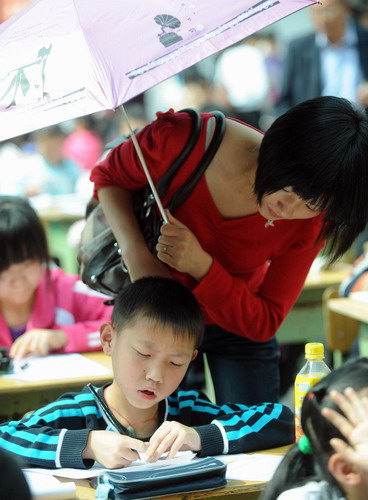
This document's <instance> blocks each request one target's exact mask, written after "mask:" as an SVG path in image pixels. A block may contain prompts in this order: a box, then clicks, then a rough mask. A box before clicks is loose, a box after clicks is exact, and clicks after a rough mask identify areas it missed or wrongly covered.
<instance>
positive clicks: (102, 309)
mask: <svg viewBox="0 0 368 500" xmlns="http://www.w3.org/2000/svg"><path fill="white" fill-rule="evenodd" d="M0 241H1V245H0V345H1V346H5V347H9V348H10V352H9V355H10V357H13V358H22V357H23V356H25V355H27V354H30V353H35V354H38V355H46V354H49V353H50V352H52V351H58V352H62V353H63V352H85V351H94V350H100V349H101V344H100V341H99V326H100V324H101V322H102V321H107V320H109V319H110V317H111V311H112V308H111V306H106V305H105V304H104V301H105V300H106V299H107V298H108V297H104V296H102V295H101V294H97V293H96V292H93V291H92V290H90V289H89V288H88V287H87V286H86V285H84V284H83V283H82V282H81V281H80V280H79V277H78V276H76V275H70V274H66V273H65V272H64V271H63V270H62V269H59V268H57V267H52V266H51V264H50V258H49V253H48V246H47V240H46V234H45V231H44V228H43V226H42V223H41V221H40V219H39V218H38V216H37V214H36V212H35V211H34V210H33V208H32V207H31V206H30V204H29V203H28V201H27V200H25V199H23V198H19V197H15V196H0Z"/></svg>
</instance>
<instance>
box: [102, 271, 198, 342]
mask: <svg viewBox="0 0 368 500" xmlns="http://www.w3.org/2000/svg"><path fill="white" fill-rule="evenodd" d="M141 318H148V319H150V320H152V322H153V323H155V324H158V325H161V326H170V327H171V328H172V329H173V332H174V334H175V335H178V336H181V335H188V337H189V338H193V339H194V340H195V346H196V347H198V346H199V345H200V344H201V342H202V339H203V333H204V321H203V316H202V312H201V308H200V306H199V304H198V302H197V300H196V299H195V297H194V295H193V294H192V293H191V291H190V290H189V289H188V288H187V287H186V286H184V285H182V284H181V283H179V282H178V281H176V280H174V279H170V278H160V277H148V278H141V279H139V280H137V281H134V283H131V284H130V285H128V286H127V287H125V288H123V289H122V290H121V291H120V292H119V294H118V296H117V297H116V298H115V299H114V309H113V312H112V316H111V320H112V323H113V325H114V326H115V328H116V329H117V331H120V330H121V329H123V328H124V327H126V326H128V325H129V326H130V325H132V324H134V323H135V321H137V320H138V319H141Z"/></svg>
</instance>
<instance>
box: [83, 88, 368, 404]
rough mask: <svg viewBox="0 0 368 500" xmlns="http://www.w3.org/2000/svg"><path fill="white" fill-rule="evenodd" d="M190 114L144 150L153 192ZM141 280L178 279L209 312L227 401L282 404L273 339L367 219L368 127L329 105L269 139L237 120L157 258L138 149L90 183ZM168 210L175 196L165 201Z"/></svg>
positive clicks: (165, 126) (160, 130)
mask: <svg viewBox="0 0 368 500" xmlns="http://www.w3.org/2000/svg"><path fill="white" fill-rule="evenodd" d="M209 120H211V114H210V113H209V114H203V113H202V121H203V125H202V133H201V138H200V140H199V141H198V143H197V146H196V147H195V149H194V150H193V152H192V154H191V155H190V157H189V159H188V160H187V161H186V163H185V164H184V165H183V167H182V168H181V170H180V171H179V173H178V174H177V175H176V177H175V179H174V182H173V183H172V186H171V188H170V190H169V193H168V194H167V199H170V197H171V195H172V193H173V192H175V191H176V190H177V189H178V188H179V187H180V186H181V185H182V184H183V182H184V181H185V180H186V179H187V177H188V176H189V175H190V174H191V172H192V171H193V169H194V168H195V166H196V165H197V163H198V161H199V159H200V158H201V156H202V154H203V151H204V149H205V145H206V139H207V137H206V136H207V130H208V127H207V125H208V122H209ZM190 127H191V121H190V118H189V116H188V114H187V113H183V112H182V113H175V112H173V111H169V112H168V113H158V114H157V120H156V121H154V122H153V123H152V124H150V125H148V126H146V127H145V128H144V129H143V130H142V131H141V132H140V133H139V134H138V141H139V143H140V147H141V149H142V152H143V155H144V157H145V160H146V163H147V166H148V168H149V170H150V173H151V175H152V178H153V180H154V182H155V183H157V181H158V180H159V179H160V177H161V176H162V175H163V174H164V172H166V170H167V169H168V168H169V167H170V165H171V164H172V162H173V160H174V159H175V158H176V157H177V156H178V154H179V152H180V151H181V150H182V149H183V147H184V144H185V143H186V140H187V138H188V136H189V134H190ZM91 180H92V181H93V182H94V183H95V193H96V196H98V198H99V200H100V202H101V204H102V206H103V209H104V211H105V213H106V216H107V219H108V221H109V223H110V225H111V227H112V229H113V231H114V234H115V236H116V238H117V241H118V243H119V245H120V247H121V249H122V252H123V258H124V262H125V264H126V265H127V267H128V270H129V274H130V277H131V279H132V280H136V279H138V278H140V277H142V276H147V275H151V276H171V277H174V278H177V279H179V280H181V281H182V282H184V283H185V284H186V285H187V286H188V287H189V288H190V289H191V290H192V291H193V293H194V295H195V297H196V298H197V300H198V301H199V303H200V304H201V306H202V309H203V312H204V315H205V320H206V324H207V327H206V335H205V341H204V344H203V345H202V350H203V351H204V352H206V354H207V359H208V362H209V366H210V369H211V374H212V378H213V382H214V387H215V392H216V400H217V403H219V404H220V403H222V402H224V401H234V402H238V403H239V402H243V403H244V404H255V403H258V402H262V401H275V400H277V398H278V385H279V374H278V348H277V343H276V340H275V339H274V335H275V334H276V332H277V329H278V328H279V326H280V324H281V323H282V321H283V320H284V319H285V317H286V315H287V314H288V312H289V311H290V309H291V307H292V306H293V304H294V303H295V301H296V299H297V297H298V295H299V293H300V291H301V289H302V286H303V283H304V281H305V278H306V276H307V273H308V270H309V268H310V266H311V264H312V262H313V260H314V258H315V257H316V255H317V253H318V252H319V251H320V249H321V248H322V246H323V243H324V241H325V239H326V238H329V239H330V242H331V245H329V250H327V251H329V252H330V256H331V259H332V260H334V259H335V258H337V257H339V256H340V255H342V254H343V253H344V252H345V251H346V250H347V249H348V248H349V246H350V245H351V243H352V242H353V241H354V239H355V237H356V235H357V234H358V233H359V232H361V231H362V230H363V229H364V227H365V225H366V223H367V221H368V196H367V193H368V118H367V117H366V115H365V114H364V112H361V111H360V110H357V109H354V108H353V107H352V105H351V104H350V103H349V102H348V101H346V100H344V99H340V98H335V97H321V98H317V99H313V100H310V101H307V102H305V103H302V104H300V105H298V106H296V107H294V108H293V109H291V110H290V111H288V112H287V113H285V114H284V115H283V116H281V117H279V118H278V119H277V120H276V121H275V122H274V124H273V125H272V126H271V127H270V129H269V130H268V131H267V132H266V134H265V135H263V134H262V133H261V132H259V131H257V130H255V129H253V128H251V127H249V126H248V125H246V124H244V123H242V122H239V121H235V120H233V119H230V118H228V119H227V120H226V131H225V135H224V138H223V140H222V143H221V145H220V147H219V149H218V151H217V153H216V155H215V157H214V158H213V160H212V162H211V163H210V165H209V167H208V168H207V170H206V172H205V174H204V175H203V176H202V178H201V179H200V181H199V182H198V184H197V185H196V187H195V189H194V190H193V192H192V193H191V195H190V196H189V197H188V198H187V200H186V201H185V202H184V203H183V204H182V205H181V206H180V207H179V209H178V210H177V211H176V213H175V216H174V215H172V214H168V217H169V221H170V224H168V225H165V226H163V227H162V229H161V236H160V237H159V241H158V244H157V251H158V254H157V257H156V256H154V255H152V254H151V253H149V251H148V250H147V248H146V246H145V243H144V240H143V237H142V235H141V232H140V230H139V226H138V224H137V221H136V219H135V216H134V213H133V210H132V192H134V191H135V190H137V189H139V188H140V187H141V186H143V185H145V184H147V181H146V178H145V175H144V172H143V169H142V167H141V165H140V161H139V159H138V157H137V155H136V152H135V149H134V146H133V144H132V142H131V141H128V142H125V143H123V144H122V145H120V146H117V147H115V148H114V149H113V150H112V151H111V152H110V154H109V155H108V156H107V158H106V159H105V160H104V161H102V162H101V164H99V165H97V166H96V167H95V168H94V169H93V171H92V175H91ZM163 203H164V204H165V198H164V200H163Z"/></svg>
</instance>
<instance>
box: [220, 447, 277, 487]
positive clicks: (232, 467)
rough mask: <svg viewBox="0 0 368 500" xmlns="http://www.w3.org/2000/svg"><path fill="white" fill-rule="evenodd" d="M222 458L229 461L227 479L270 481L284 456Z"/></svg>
mask: <svg viewBox="0 0 368 500" xmlns="http://www.w3.org/2000/svg"><path fill="white" fill-rule="evenodd" d="M216 458H219V459H220V460H223V461H225V462H226V463H227V471H226V479H239V480H241V481H262V482H263V481H269V480H270V479H271V478H272V476H273V475H274V473H275V471H276V469H277V467H278V465H279V464H280V462H281V460H282V459H283V458H284V457H283V456H280V455H266V454H261V453H259V454H258V453H255V454H253V455H246V454H239V455H228V456H227V455H225V456H224V455H222V456H218V457H216Z"/></svg>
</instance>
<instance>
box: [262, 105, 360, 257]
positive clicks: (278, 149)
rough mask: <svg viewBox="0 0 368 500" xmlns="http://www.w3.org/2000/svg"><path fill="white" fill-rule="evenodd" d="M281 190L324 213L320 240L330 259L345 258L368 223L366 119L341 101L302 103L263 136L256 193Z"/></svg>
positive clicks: (353, 106)
mask: <svg viewBox="0 0 368 500" xmlns="http://www.w3.org/2000/svg"><path fill="white" fill-rule="evenodd" d="M285 187H292V188H293V190H294V192H295V193H296V194H297V195H298V196H300V197H301V198H302V199H303V200H305V201H306V202H309V203H311V204H313V205H314V206H316V207H317V208H318V210H320V211H324V212H325V223H324V227H323V230H322V234H321V238H328V249H327V250H328V254H329V255H330V261H331V262H332V261H334V260H336V259H337V258H338V257H340V256H341V255H343V254H344V253H345V252H346V251H347V250H348V248H349V247H350V246H351V244H352V243H353V241H354V240H355V238H356V237H357V235H358V234H359V233H360V232H362V231H363V229H364V228H365V226H366V224H367V223H368V197H367V193H368V117H367V115H366V113H365V111H364V110H363V109H360V108H358V107H357V106H355V105H354V104H352V103H351V102H349V101H348V100H346V99H343V98H340V97H332V96H326V97H317V98H315V99H310V100H308V101H304V102H302V103H300V104H298V105H296V106H294V107H293V108H291V109H290V110H289V111H287V112H286V113H285V114H283V115H282V116H280V117H279V118H277V119H276V120H275V121H274V123H273V124H272V125H271V127H270V128H269V129H268V130H267V132H266V133H265V136H264V138H263V140H262V142H261V147H260V151H259V157H258V168H257V173H256V180H255V187H254V191H255V194H256V195H257V199H258V202H259V203H260V201H261V199H262V197H263V196H264V195H265V194H270V193H273V192H275V191H278V190H280V189H283V188H285Z"/></svg>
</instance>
